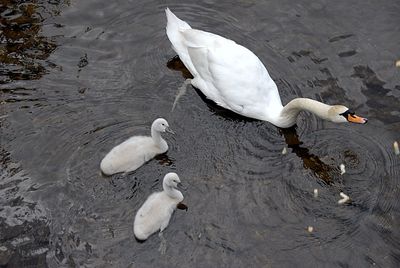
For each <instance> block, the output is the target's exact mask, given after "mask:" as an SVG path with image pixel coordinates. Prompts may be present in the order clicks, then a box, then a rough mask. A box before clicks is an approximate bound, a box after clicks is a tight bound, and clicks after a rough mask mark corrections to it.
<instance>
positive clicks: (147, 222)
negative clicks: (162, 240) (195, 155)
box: [133, 173, 183, 241]
mask: <svg viewBox="0 0 400 268" xmlns="http://www.w3.org/2000/svg"><path fill="white" fill-rule="evenodd" d="M178 183H180V179H179V177H178V175H177V174H176V173H168V174H167V175H165V177H164V180H163V189H164V191H162V192H156V193H153V194H151V195H150V196H149V197H148V198H147V200H146V202H144V204H143V205H142V206H141V207H140V209H139V210H138V212H137V213H136V217H135V222H134V224H133V232H134V234H135V237H136V239H138V240H142V241H143V240H146V239H147V238H148V237H149V236H150V235H151V234H153V233H154V232H156V231H158V230H160V233H161V232H162V231H163V230H164V229H165V228H167V226H168V223H169V220H170V219H171V216H172V213H173V212H174V210H175V209H176V208H177V205H178V204H179V203H180V202H182V200H183V195H182V193H181V192H180V191H179V190H177V189H176V187H177V185H178Z"/></svg>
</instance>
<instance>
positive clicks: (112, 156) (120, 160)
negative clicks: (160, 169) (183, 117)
mask: <svg viewBox="0 0 400 268" xmlns="http://www.w3.org/2000/svg"><path fill="white" fill-rule="evenodd" d="M166 131H167V132H172V131H171V130H170V129H169V125H168V122H167V120H165V119H164V118H157V119H156V120H154V122H153V124H152V125H151V137H148V136H133V137H131V138H129V139H128V140H126V141H124V142H123V143H121V144H119V145H117V146H115V147H114V148H113V149H112V150H111V151H110V152H109V153H108V154H107V155H106V156H105V157H104V158H103V160H101V163H100V169H101V171H102V172H103V173H104V174H106V175H112V174H115V173H118V172H130V171H134V170H136V169H137V168H139V167H140V166H142V165H143V164H144V163H145V162H147V161H149V160H150V159H152V158H153V157H154V156H156V155H158V154H162V153H165V152H166V151H167V150H168V144H167V142H166V141H165V140H164V139H163V138H162V137H161V133H162V132H166ZM172 133H173V132H172Z"/></svg>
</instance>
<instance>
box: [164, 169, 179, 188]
mask: <svg viewBox="0 0 400 268" xmlns="http://www.w3.org/2000/svg"><path fill="white" fill-rule="evenodd" d="M180 182H181V180H180V179H179V177H178V174H176V173H174V172H170V173H167V175H165V176H164V180H163V184H164V185H165V186H169V187H172V188H177V187H178V183H180Z"/></svg>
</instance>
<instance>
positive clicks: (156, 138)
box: [151, 128, 168, 151]
mask: <svg viewBox="0 0 400 268" xmlns="http://www.w3.org/2000/svg"><path fill="white" fill-rule="evenodd" d="M151 137H152V138H153V141H154V143H155V144H156V145H157V147H159V148H160V149H161V150H163V151H166V150H168V145H167V142H166V141H165V140H164V139H163V138H162V137H161V133H160V132H159V131H157V130H155V129H154V128H151Z"/></svg>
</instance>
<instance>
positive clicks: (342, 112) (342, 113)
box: [328, 105, 368, 124]
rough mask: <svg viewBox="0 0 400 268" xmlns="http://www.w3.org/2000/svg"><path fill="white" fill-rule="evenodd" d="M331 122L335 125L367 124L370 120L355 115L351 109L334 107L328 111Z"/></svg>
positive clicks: (340, 106) (339, 106) (341, 106)
mask: <svg viewBox="0 0 400 268" xmlns="http://www.w3.org/2000/svg"><path fill="white" fill-rule="evenodd" d="M328 117H329V120H330V121H332V122H334V123H344V122H351V123H357V124H365V123H367V121H368V119H367V118H363V117H360V116H357V115H355V113H354V112H352V111H351V110H350V109H349V108H347V107H346V106H343V105H333V106H332V107H331V108H330V109H329V111H328Z"/></svg>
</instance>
